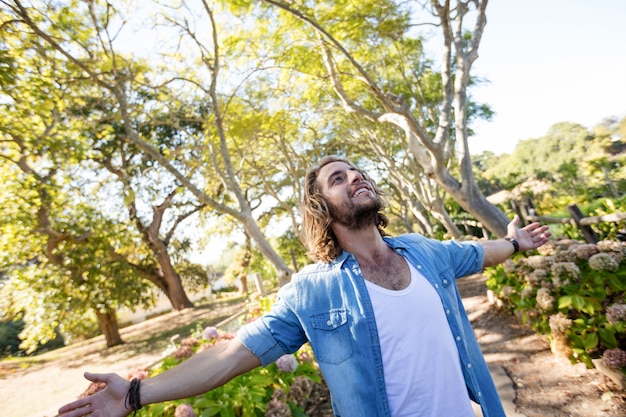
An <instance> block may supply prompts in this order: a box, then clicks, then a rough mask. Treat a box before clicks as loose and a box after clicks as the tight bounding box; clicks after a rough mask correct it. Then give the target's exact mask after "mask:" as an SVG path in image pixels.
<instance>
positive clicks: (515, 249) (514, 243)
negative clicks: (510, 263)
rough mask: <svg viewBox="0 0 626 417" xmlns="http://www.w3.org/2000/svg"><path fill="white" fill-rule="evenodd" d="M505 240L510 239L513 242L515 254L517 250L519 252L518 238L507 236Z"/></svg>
mask: <svg viewBox="0 0 626 417" xmlns="http://www.w3.org/2000/svg"><path fill="white" fill-rule="evenodd" d="M504 240H506V241H509V242H511V243H512V244H513V254H514V255H515V254H516V253H517V252H519V243H518V242H517V240H515V239H513V238H512V237H505V238H504Z"/></svg>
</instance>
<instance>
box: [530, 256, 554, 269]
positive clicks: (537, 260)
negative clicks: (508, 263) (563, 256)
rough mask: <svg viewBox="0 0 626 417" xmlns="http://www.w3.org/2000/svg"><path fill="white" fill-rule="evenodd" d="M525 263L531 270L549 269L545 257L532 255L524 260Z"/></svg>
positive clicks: (547, 260) (547, 259)
mask: <svg viewBox="0 0 626 417" xmlns="http://www.w3.org/2000/svg"><path fill="white" fill-rule="evenodd" d="M526 263H527V264H528V266H529V267H531V268H532V269H547V268H549V267H550V265H549V258H548V257H546V256H540V255H533V256H529V257H528V258H526Z"/></svg>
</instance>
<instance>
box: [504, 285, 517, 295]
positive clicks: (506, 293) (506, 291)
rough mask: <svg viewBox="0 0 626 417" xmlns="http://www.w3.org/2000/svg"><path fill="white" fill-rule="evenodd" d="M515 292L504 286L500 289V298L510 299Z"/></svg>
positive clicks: (508, 286)
mask: <svg viewBox="0 0 626 417" xmlns="http://www.w3.org/2000/svg"><path fill="white" fill-rule="evenodd" d="M514 292H515V288H513V287H512V286H510V285H505V286H504V287H502V292H501V293H502V296H503V297H510V296H511V294H513V293H514Z"/></svg>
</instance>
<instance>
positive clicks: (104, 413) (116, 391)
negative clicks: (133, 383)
mask: <svg viewBox="0 0 626 417" xmlns="http://www.w3.org/2000/svg"><path fill="white" fill-rule="evenodd" d="M85 378H87V379H88V380H89V381H91V382H104V383H106V387H105V388H104V389H102V390H100V391H98V392H96V393H95V394H93V395H90V396H88V397H85V398H81V399H79V400H76V401H73V402H71V403H68V404H66V405H64V406H63V407H61V408H59V417H79V416H86V415H92V416H93V417H125V416H127V415H129V414H130V413H131V412H132V411H133V410H132V409H130V408H126V405H125V404H124V402H125V399H126V393H128V389H129V388H130V382H129V381H128V380H126V379H124V378H122V377H121V376H119V375H117V374H92V373H89V372H85Z"/></svg>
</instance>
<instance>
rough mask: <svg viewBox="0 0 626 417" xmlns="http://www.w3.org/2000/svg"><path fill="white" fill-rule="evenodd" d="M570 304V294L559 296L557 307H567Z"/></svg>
mask: <svg viewBox="0 0 626 417" xmlns="http://www.w3.org/2000/svg"><path fill="white" fill-rule="evenodd" d="M571 305H572V296H571V295H564V296H562V297H561V298H559V309H561V308H568V307H569V306H571Z"/></svg>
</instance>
